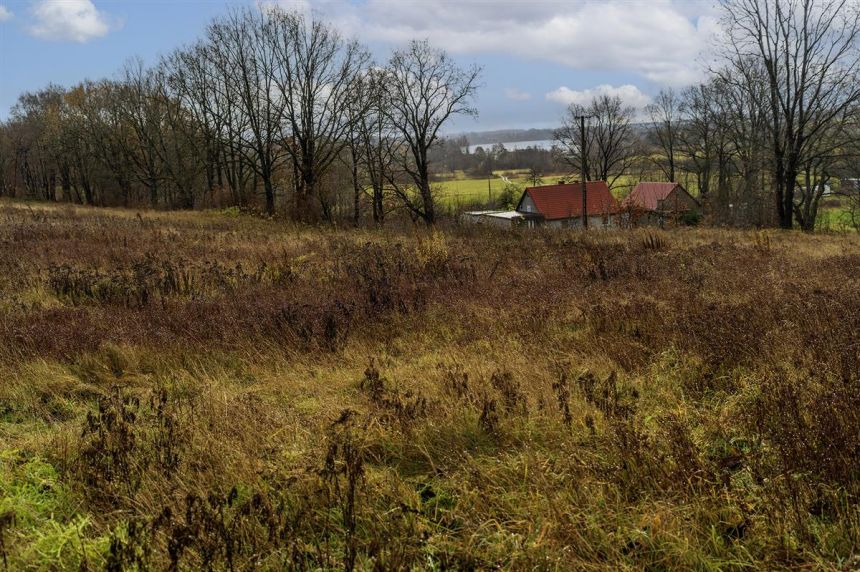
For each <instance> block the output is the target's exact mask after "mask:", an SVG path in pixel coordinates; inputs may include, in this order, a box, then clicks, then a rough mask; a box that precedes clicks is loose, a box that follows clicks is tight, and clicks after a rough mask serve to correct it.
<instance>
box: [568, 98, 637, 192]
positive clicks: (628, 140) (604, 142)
mask: <svg viewBox="0 0 860 572" xmlns="http://www.w3.org/2000/svg"><path fill="white" fill-rule="evenodd" d="M634 114H635V110H634V109H633V108H632V107H625V106H624V105H623V103H622V102H621V98H619V97H617V96H615V97H613V96H609V95H601V96H598V97H595V98H594V99H593V100H592V101H591V104H589V105H588V106H587V107H586V106H583V105H579V104H572V105H571V106H570V107H568V109H567V112H566V114H565V116H564V119H563V120H562V127H561V128H560V129H558V130H557V131H556V133H555V138H556V139H557V140H558V141H559V142H560V143H561V145H562V152H563V153H564V155H563V158H564V160H565V162H567V164H568V165H570V167H571V168H572V169H573V170H575V171H576V172H578V173H579V172H584V173H585V177H586V179H589V180H601V181H606V183H607V185H609V188H613V187H614V186H615V185H616V184H617V183H618V181H619V179H620V178H621V177H623V176H624V175H625V174H627V172H628V171H629V170H630V168H631V166H632V165H633V163H634V161H635V159H636V155H637V151H636V147H637V146H636V136H635V134H634V133H633V129H632V128H631V125H630V123H631V121H632V119H633V117H634ZM582 115H584V116H587V117H588V120H587V122H586V133H585V149H581V148H580V147H581V144H580V139H581V133H580V129H581V127H580V122H579V120H578V119H577V117H579V116H582ZM583 157H585V166H584V168H583V164H582V161H583Z"/></svg>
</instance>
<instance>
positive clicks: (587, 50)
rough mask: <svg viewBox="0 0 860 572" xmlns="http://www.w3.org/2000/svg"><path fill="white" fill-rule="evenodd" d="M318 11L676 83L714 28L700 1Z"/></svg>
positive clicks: (461, 3)
mask: <svg viewBox="0 0 860 572" xmlns="http://www.w3.org/2000/svg"><path fill="white" fill-rule="evenodd" d="M313 6H314V8H315V9H316V10H319V12H320V13H323V14H325V15H326V16H327V17H328V18H329V19H331V20H333V21H334V22H335V23H336V24H337V25H338V26H339V27H341V28H342V29H344V30H345V31H346V32H347V33H351V34H354V35H356V36H359V37H361V38H362V39H364V40H371V41H382V42H388V43H393V44H403V43H405V42H408V41H409V40H411V39H413V38H429V39H430V40H431V41H432V42H433V43H434V44H435V45H438V46H440V47H443V48H445V49H447V50H449V51H451V52H455V53H490V52H492V53H504V54H509V55H515V56H519V57H523V58H529V59H535V60H545V61H552V62H555V63H559V64H562V65H565V66H569V67H571V68H574V69H583V70H611V71H624V72H632V73H635V74H637V75H639V76H640V77H642V78H644V79H646V80H648V81H651V82H654V83H657V84H660V85H672V86H682V85H687V84H690V83H693V82H695V81H697V80H698V79H700V77H701V75H702V71H701V66H700V65H699V63H698V62H697V60H698V59H699V57H700V56H702V55H703V54H704V53H705V52H707V50H708V48H709V37H710V34H711V33H712V32H713V31H714V29H715V27H716V18H715V14H714V12H713V8H712V7H710V3H709V2H707V1H706V0H649V1H642V2H630V1H626V0H605V1H601V2H590V1H586V0H569V1H567V2H557V1H553V0H536V1H535V2H501V3H497V2H486V1H483V0H458V2H450V1H448V0H422V1H421V2H403V1H402V0H366V1H365V2H363V3H361V4H360V5H359V6H356V5H354V4H353V3H351V2H347V1H342V2H337V1H333V0H317V1H316V2H314V3H313Z"/></svg>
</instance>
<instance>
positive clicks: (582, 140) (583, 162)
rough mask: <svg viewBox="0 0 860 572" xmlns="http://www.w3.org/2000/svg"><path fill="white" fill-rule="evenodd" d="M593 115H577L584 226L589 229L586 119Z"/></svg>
mask: <svg viewBox="0 0 860 572" xmlns="http://www.w3.org/2000/svg"><path fill="white" fill-rule="evenodd" d="M589 117H591V116H590V115H577V116H576V119H579V158H580V167H582V175H581V179H582V228H584V229H585V230H588V198H587V193H588V191H587V188H586V184H585V179H586V175H585V172H586V170H587V168H586V161H587V160H588V159H586V153H585V120H586V119H588V118H589Z"/></svg>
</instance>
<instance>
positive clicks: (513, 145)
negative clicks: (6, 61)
mask: <svg viewBox="0 0 860 572" xmlns="http://www.w3.org/2000/svg"><path fill="white" fill-rule="evenodd" d="M554 144H556V145H557V144H558V143H557V142H555V141H553V140H552V139H541V140H539V141H511V142H509V143H502V145H504V146H505V149H507V150H508V151H514V150H515V149H526V148H528V147H537V148H538V149H552V146H553V145H554ZM493 145H496V143H476V144H475V145H469V147H468V149H469V153H474V152H475V149H477V148H478V147H483V149H484V151H488V150H490V149H492V148H493ZM464 149H466V148H465V147H464Z"/></svg>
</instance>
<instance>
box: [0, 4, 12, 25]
mask: <svg viewBox="0 0 860 572" xmlns="http://www.w3.org/2000/svg"><path fill="white" fill-rule="evenodd" d="M14 17H15V14H13V13H12V11H11V10H9V8H7V7H6V6H4V5H3V4H0V22H8V21H9V20H11V19H12V18H14Z"/></svg>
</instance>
